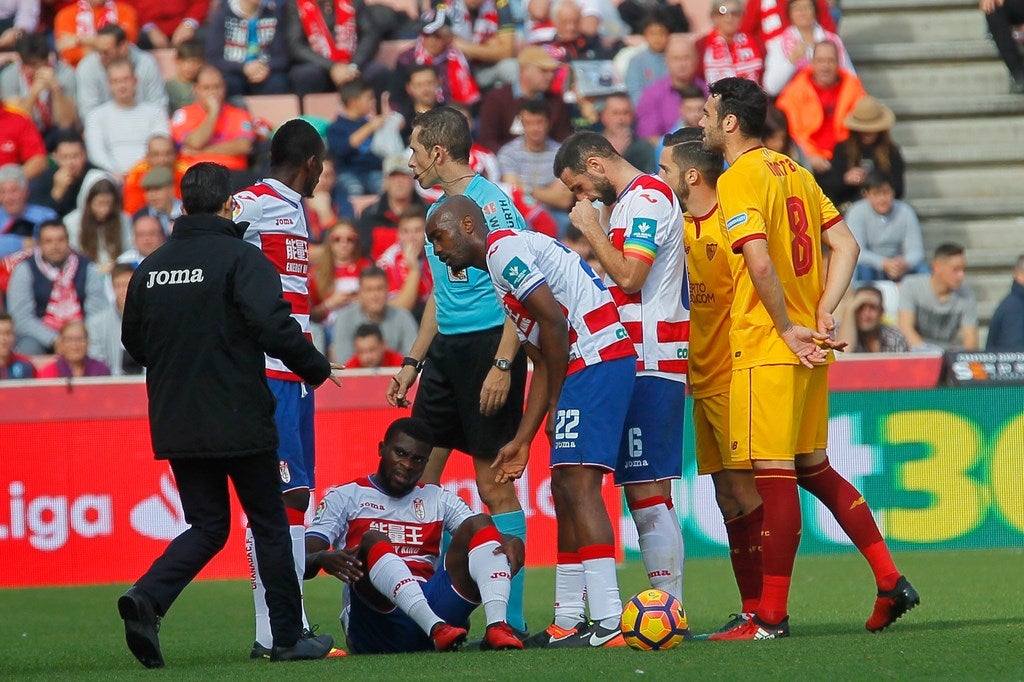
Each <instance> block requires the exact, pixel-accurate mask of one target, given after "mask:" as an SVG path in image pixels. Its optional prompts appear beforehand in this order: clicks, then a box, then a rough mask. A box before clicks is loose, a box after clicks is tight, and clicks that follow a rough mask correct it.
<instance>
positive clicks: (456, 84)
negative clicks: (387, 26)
mask: <svg viewBox="0 0 1024 682" xmlns="http://www.w3.org/2000/svg"><path fill="white" fill-rule="evenodd" d="M415 59H416V63H417V64H426V65H427V66H433V65H434V62H435V60H436V61H444V62H446V67H447V69H448V89H449V91H451V97H452V101H454V102H457V103H459V104H466V105H472V104H476V103H477V101H478V100H479V99H480V88H478V87H477V85H476V81H475V80H473V72H472V71H470V69H469V62H467V61H466V55H464V54H462V50H459V49H457V48H456V47H455V45H451V46H449V47H448V50H447V51H446V52H444V53H442V54H441V55H440V56H439V57H436V58H435V57H434V56H433V55H431V54H430V53H429V52H427V51H426V50H425V49H424V48H423V36H420V37H419V38H417V39H416V49H415Z"/></svg>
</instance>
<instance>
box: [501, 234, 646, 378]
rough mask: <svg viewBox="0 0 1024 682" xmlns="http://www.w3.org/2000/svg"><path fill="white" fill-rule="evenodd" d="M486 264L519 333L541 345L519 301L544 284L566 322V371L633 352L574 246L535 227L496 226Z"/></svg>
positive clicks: (613, 310) (610, 305) (534, 325)
mask: <svg viewBox="0 0 1024 682" xmlns="http://www.w3.org/2000/svg"><path fill="white" fill-rule="evenodd" d="M487 270H488V272H490V275H491V282H492V283H493V284H494V289H495V291H497V293H498V299H499V300H500V301H501V302H502V305H504V307H505V312H506V313H507V314H508V316H509V317H510V318H512V321H513V322H514V323H515V325H516V329H518V330H519V338H520V340H522V341H529V342H530V343H532V344H533V345H535V346H539V345H540V329H539V328H538V326H537V321H536V320H535V319H533V318H532V317H531V316H530V313H529V311H528V310H527V309H526V307H525V306H524V305H523V303H522V302H523V301H525V300H526V299H527V298H528V297H529V296H530V294H532V293H533V292H534V291H536V290H537V288H538V287H539V286H541V285H543V284H547V285H548V287H550V289H551V293H552V294H553V295H554V297H555V301H557V302H558V304H559V305H560V306H561V307H562V312H563V313H565V317H566V320H567V321H568V324H569V367H568V369H567V374H572V373H573V372H578V371H579V370H581V369H583V368H585V367H587V366H589V365H596V364H597V363H599V362H604V361H607V360H615V359H618V358H628V357H635V354H634V352H633V344H632V343H630V340H629V335H628V334H627V333H626V330H625V328H623V326H622V323H621V322H620V321H619V312H618V310H617V309H616V307H615V301H613V300H612V297H611V294H610V293H608V289H607V288H606V287H605V285H604V283H603V282H602V281H601V278H600V277H598V276H597V275H596V274H594V271H593V270H591V269H590V266H589V265H587V264H586V263H585V262H584V261H583V260H582V259H580V257H579V256H578V255H577V254H576V252H574V251H572V250H570V249H569V248H568V247H567V246H565V245H564V244H562V243H561V242H558V241H556V240H554V239H552V238H551V237H548V236H547V235H544V234H540V233H539V232H527V231H522V232H516V231H513V230H495V231H493V232H490V233H489V234H488V235H487Z"/></svg>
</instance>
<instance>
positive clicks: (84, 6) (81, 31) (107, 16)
mask: <svg viewBox="0 0 1024 682" xmlns="http://www.w3.org/2000/svg"><path fill="white" fill-rule="evenodd" d="M116 23H117V5H116V4H114V0H106V2H104V3H103V14H102V15H101V16H100V19H99V21H96V16H95V15H94V14H93V11H92V5H90V4H89V0H78V14H76V15H75V35H77V36H81V37H83V38H91V37H92V36H94V35H96V31H97V30H99V29H101V28H103V27H104V26H107V25H108V24H116Z"/></svg>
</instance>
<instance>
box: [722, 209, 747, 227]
mask: <svg viewBox="0 0 1024 682" xmlns="http://www.w3.org/2000/svg"><path fill="white" fill-rule="evenodd" d="M745 222H747V214H746V213H739V214H737V215H734V216H733V217H731V218H729V220H727V221H726V222H725V229H727V230H731V229H732V228H734V227H739V226H740V225H742V224H743V223H745Z"/></svg>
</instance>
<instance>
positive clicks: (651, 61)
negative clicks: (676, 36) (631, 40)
mask: <svg viewBox="0 0 1024 682" xmlns="http://www.w3.org/2000/svg"><path fill="white" fill-rule="evenodd" d="M669 23H670V20H669V18H668V17H667V16H666V13H665V11H664V10H663V9H662V8H660V7H656V8H654V9H652V10H651V11H650V12H648V13H647V14H646V15H645V16H644V19H643V22H642V24H641V26H640V33H641V35H643V38H644V42H645V43H646V46H645V47H644V49H642V50H640V51H639V52H637V53H636V54H635V55H633V56H632V57H631V58H630V60H629V66H627V67H626V90H627V92H629V99H630V100H631V101H632V103H633V105H634V106H635V105H636V103H637V102H639V101H640V95H641V94H642V93H643V91H644V88H646V87H647V86H648V85H650V84H651V83H653V82H654V81H656V80H660V79H662V78H664V77H665V76H667V75H668V64H666V63H665V49H666V48H667V47H668V39H669V36H670V35H671V33H670V31H669Z"/></svg>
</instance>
